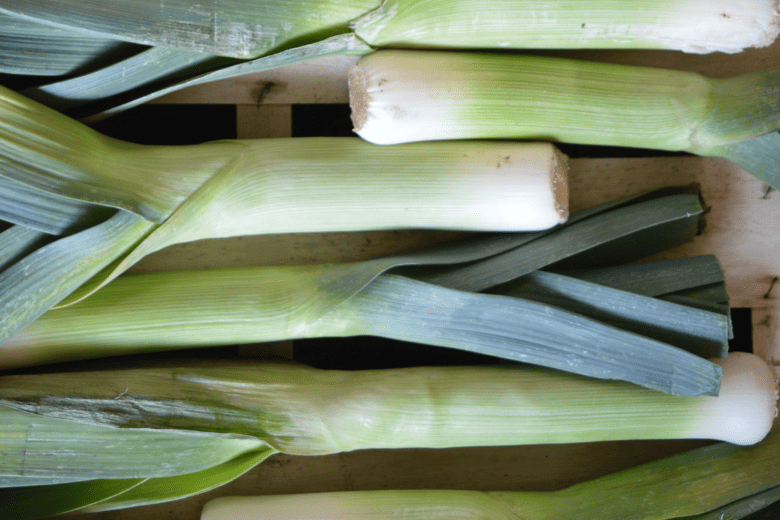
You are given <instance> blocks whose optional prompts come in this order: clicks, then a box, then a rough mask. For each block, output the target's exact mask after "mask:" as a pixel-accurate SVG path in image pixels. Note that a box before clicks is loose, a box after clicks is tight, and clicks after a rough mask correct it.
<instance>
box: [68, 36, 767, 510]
mask: <svg viewBox="0 0 780 520" xmlns="http://www.w3.org/2000/svg"><path fill="white" fill-rule="evenodd" d="M546 54H555V55H560V56H569V57H577V58H582V59H593V60H599V61H608V62H615V63H631V64H639V65H647V66H656V67H665V68H671V69H680V70H691V71H696V72H700V73H703V74H706V75H710V76H715V77H726V76H731V75H734V74H739V73H743V72H749V71H753V70H759V69H765V68H770V67H778V66H780V44H775V45H774V46H772V47H769V48H766V49H756V50H750V51H747V52H744V53H742V54H738V55H722V54H715V55H707V56H696V55H685V54H680V53H675V52H664V51H635V52H616V51H587V52H573V51H572V52H556V53H546ZM355 60H356V58H345V57H338V58H325V59H320V60H315V61H312V62H309V63H304V64H300V65H296V66H291V67H285V68H282V69H278V70H275V71H269V72H265V73H260V74H254V75H249V76H245V77H242V78H236V79H232V80H228V81H222V82H215V83H212V84H208V85H202V86H199V87H195V88H192V89H189V90H185V91H181V92H178V93H174V94H171V95H169V96H166V97H165V98H162V99H160V100H158V101H157V103H184V104H191V103H206V104H230V105H235V107H236V121H237V136H238V137H239V138H268V137H285V136H290V135H292V105H295V104H304V103H346V102H347V101H348V100H347V89H346V71H347V70H348V68H349V67H350V66H351V65H352V64H353V63H354V61H355ZM572 170H573V175H572V178H571V193H572V199H571V205H572V209H575V210H576V209H579V208H583V207H587V206H591V205H594V204H597V203H600V202H604V201H607V200H610V199H614V198H617V197H620V196H622V195H628V194H631V193H634V192H637V191H640V190H645V189H651V188H656V187H661V186H666V185H672V184H685V183H690V182H699V183H701V185H702V187H703V195H704V198H705V200H706V202H707V203H708V204H709V205H711V206H712V211H711V213H710V215H709V216H708V225H707V228H706V229H705V231H704V233H703V234H702V235H701V236H699V237H698V238H697V239H696V240H695V241H694V242H692V243H690V244H687V245H685V246H682V247H679V248H676V249H675V250H672V251H668V252H666V253H664V254H662V255H659V257H663V258H670V257H679V256H690V255H697V254H706V253H713V254H715V255H717V256H718V258H719V259H720V261H721V262H722V264H723V265H724V267H725V270H726V278H727V286H728V290H729V293H730V296H731V303H732V306H733V307H735V308H747V309H750V310H751V316H752V318H751V320H752V327H751V329H752V331H751V332H752V344H753V350H754V352H755V353H756V354H758V355H759V356H761V357H762V358H764V359H765V360H766V361H767V362H769V363H771V364H772V365H773V366H777V365H778V364H779V363H780V350H779V349H778V347H777V344H778V338H779V337H780V314H779V313H778V302H779V301H780V286H778V287H777V288H774V287H773V285H774V280H775V279H776V278H775V277H776V276H778V275H780V237H778V236H777V233H778V232H777V230H776V228H775V227H774V226H775V225H776V223H777V222H780V193H775V192H771V191H768V190H767V186H765V185H764V184H763V183H761V182H760V181H758V180H756V179H755V178H753V177H752V176H750V175H748V174H746V173H745V172H744V171H742V170H740V169H739V168H737V167H735V166H733V165H731V164H730V163H728V162H726V161H724V160H720V159H713V158H699V157H638V158H637V157H633V158H610V157H599V158H593V159H575V160H574V161H573V165H572ZM452 237H453V234H452V233H444V232H424V231H395V232H374V233H350V234H311V235H310V234H306V235H290V236H264V237H242V238H236V239H227V240H210V241H202V242H197V243H192V244H182V245H179V246H174V247H171V248H168V249H166V250H163V251H160V252H158V253H156V254H154V255H151V256H149V257H147V258H146V259H144V260H143V261H142V262H141V263H139V264H138V265H136V266H135V267H134V268H133V269H132V271H133V272H148V271H156V270H167V269H174V268H211V267H230V266H239V265H281V264H301V263H313V262H318V261H350V260H360V259H365V258H370V257H374V256H379V255H384V254H388V253H391V252H395V251H400V250H411V249H417V248H420V247H422V246H425V245H428V244H433V243H437V242H441V241H443V240H447V239H449V238H452ZM365 342H366V347H367V348H370V347H371V340H370V339H366V340H365ZM241 352H242V354H243V355H246V356H254V357H259V356H263V355H274V356H281V357H288V358H289V357H292V354H293V346H292V343H291V342H283V343H274V344H263V345H251V346H247V347H242V350H241ZM701 444H702V442H699V441H663V442H607V443H592V444H574V445H564V446H541V447H539V446H531V447H506V448H490V449H485V448H479V449H457V450H397V451H381V450H377V451H373V450H371V451H362V452H354V453H346V454H339V455H332V456H325V457H292V456H286V455H278V456H274V457H272V458H270V459H269V460H268V461H266V462H265V463H263V464H261V465H260V466H258V467H257V468H255V469H254V470H252V471H250V472H249V473H248V474H246V475H245V476H243V477H241V478H239V479H237V480H236V481H234V482H233V483H230V484H228V485H226V486H223V487H221V488H219V489H217V490H214V491H212V492H209V493H205V494H202V495H199V496H196V497H193V498H191V499H187V500H182V501H178V502H173V503H170V504H162V505H158V506H148V507H143V508H135V509H129V510H124V511H117V512H107V513H99V514H90V515H82V514H76V515H71V516H69V518H74V519H82V518H83V519H84V520H86V519H91V520H120V519H121V520H125V519H126V520H131V519H132V520H141V519H160V520H174V519H176V520H195V519H197V518H199V514H200V509H201V507H202V505H203V503H205V502H206V501H207V500H209V499H211V498H214V497H217V496H224V495H231V494H238V495H254V494H277V493H299V492H316V491H336V490H360V489H391V488H451V489H478V490H525V489H528V490H552V489H560V488H562V487H565V486H568V485H571V484H574V483H577V482H581V481H583V480H586V479H591V478H594V477H596V476H600V475H604V474H607V473H610V472H614V471H616V470H619V469H623V468H627V467H631V466H634V465H636V464H639V463H642V462H645V461H649V460H653V459H657V458H659V457H662V456H666V455H669V454H673V453H677V452H681V451H685V450H687V449H690V448H692V447H694V446H698V445H701Z"/></svg>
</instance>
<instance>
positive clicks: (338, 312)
mask: <svg viewBox="0 0 780 520" xmlns="http://www.w3.org/2000/svg"><path fill="white" fill-rule="evenodd" d="M675 191H676V190H661V191H659V192H655V193H648V194H644V195H641V196H638V197H634V198H627V199H625V200H622V201H614V202H612V203H607V204H604V205H602V206H598V207H596V208H591V209H589V210H584V211H581V212H578V213H577V214H575V215H573V216H572V217H571V218H570V219H569V221H568V222H567V223H566V224H565V225H561V226H558V227H556V228H554V229H552V230H547V231H542V232H538V233H526V234H497V235H493V236H488V237H485V236H477V237H475V238H473V239H470V240H465V241H462V242H459V243H453V244H446V245H444V246H442V247H440V248H436V249H433V250H430V251H420V252H413V253H408V254H402V255H397V256H391V257H386V258H378V259H374V260H368V261H365V262H361V263H355V264H332V265H322V266H308V267H272V268H258V269H255V270H229V271H221V272H211V273H203V272H200V273H185V274H184V275H183V276H182V275H180V274H177V273H169V274H158V275H154V276H152V277H151V278H148V280H149V281H150V282H151V283H152V286H151V287H149V286H148V284H147V283H146V282H144V278H143V277H133V278H128V279H125V280H116V281H115V284H109V285H107V286H105V287H104V288H103V289H102V290H100V291H98V292H97V293H95V294H93V295H92V296H91V297H90V298H87V299H85V300H83V302H81V303H82V304H83V305H82V304H78V305H75V306H73V307H68V306H67V305H65V307H64V308H63V309H62V312H60V311H55V312H53V313H52V314H51V316H50V318H42V320H43V321H41V323H40V324H37V323H32V325H30V327H31V328H30V329H29V330H24V331H22V332H21V333H19V335H17V336H16V337H15V338H12V339H10V342H9V343H7V344H6V345H4V347H3V348H4V359H5V361H4V363H5V366H8V364H12V365H13V364H26V363H40V362H46V361H53V360H57V359H66V358H72V357H76V358H83V357H90V356H95V355H103V354H110V353H116V352H117V351H118V350H117V349H123V348H141V349H148V348H155V347H157V348H159V347H163V348H165V347H166V346H167V347H168V348H171V347H173V346H176V345H182V346H184V345H185V344H186V345H187V346H190V345H192V344H204V343H210V344H225V343H231V342H246V341H258V340H261V341H267V340H273V339H280V338H294V337H302V336H303V337H306V336H307V335H308V336H314V337H316V336H320V335H349V334H363V333H371V334H377V335H380V336H390V337H395V338H404V339H409V340H414V341H421V342H425V343H429V344H434V345H440V346H447V347H454V348H459V349H465V350H473V351H482V352H487V353H491V354H493V355H499V356H503V357H509V358H510V359H520V360H524V361H529V362H534V363H541V364H544V365H548V366H555V367H558V368H562V369H565V370H572V371H576V372H579V373H585V374H590V375H593V376H596V377H606V378H619V379H624V380H628V381H632V382H635V383H637V384H640V385H649V386H651V387H653V388H657V389H659V390H663V391H665V392H672V393H679V394H682V395H697V394H702V393H704V394H715V393H717V386H718V379H719V373H718V371H717V367H715V366H714V365H712V364H711V363H709V362H707V361H705V360H703V359H702V358H699V357H697V356H692V355H690V354H687V353H685V352H683V351H680V350H679V349H677V348H673V347H671V346H670V345H669V344H667V343H664V341H670V337H668V336H664V337H663V338H661V341H659V340H658V339H651V338H653V336H654V333H649V334H646V333H645V332H642V331H640V330H637V332H639V334H641V336H639V335H636V334H634V333H632V330H633V329H634V328H637V327H638V326H637V325H630V326H623V325H621V326H622V327H623V328H622V329H621V328H615V327H612V326H611V325H609V324H607V323H601V322H600V321H598V320H590V319H587V318H584V317H582V316H579V315H577V314H574V313H570V312H568V311H563V310H561V309H556V308H555V307H554V306H545V305H538V304H533V303H532V302H527V301H526V302H524V301H522V300H518V299H513V298H505V297H496V296H485V295H478V294H473V293H470V292H466V291H481V290H484V289H487V288H489V287H492V286H496V285H500V284H503V283H505V282H507V281H511V280H513V279H515V278H517V277H519V276H522V275H524V274H527V273H530V272H532V271H534V270H536V269H539V268H541V267H544V266H546V265H550V264H554V263H556V264H558V265H561V261H569V262H572V261H575V260H577V259H578V257H581V256H582V255H583V254H584V255H585V256H586V258H583V259H582V260H581V261H579V262H578V263H582V262H584V265H588V263H589V262H591V263H592V262H595V263H596V264H597V265H598V264H603V263H604V261H605V260H606V259H608V261H609V262H615V261H618V260H621V259H622V260H623V261H630V260H633V259H635V258H636V257H635V256H633V255H638V256H640V257H641V256H642V255H647V254H651V253H653V252H656V251H658V250H663V249H665V248H668V247H671V246H674V245H678V244H679V243H681V242H684V241H687V240H690V239H692V238H693V237H694V236H695V234H696V232H697V230H698V229H699V218H700V215H701V213H702V212H703V209H702V207H701V204H700V201H699V199H698V196H697V195H696V194H695V193H691V194H688V193H675ZM125 225H127V226H135V225H137V224H134V223H133V222H132V221H130V222H128V223H126V224H125ZM131 229H132V228H131ZM90 236H91V235H90ZM113 236H115V237H119V236H122V234H121V233H113ZM77 237H78V235H74V236H73V237H68V238H67V239H62V240H59V241H56V242H54V243H52V244H50V245H48V246H45V247H44V248H42V249H40V250H38V251H36V252H35V253H34V254H32V255H30V256H29V257H28V258H25V259H23V260H22V261H20V262H18V263H17V264H15V265H14V266H12V267H11V268H9V269H8V270H7V271H6V272H4V273H0V281H2V280H3V279H7V280H9V281H10V282H11V283H14V284H21V285H18V286H17V285H12V286H11V288H12V290H9V291H8V293H7V294H5V295H3V298H0V303H3V302H5V301H7V302H9V303H8V309H9V313H8V314H7V316H6V317H4V318H3V319H4V321H5V323H8V324H9V325H8V326H7V327H6V329H5V333H6V334H7V335H8V337H9V338H10V336H12V335H13V332H18V331H19V330H20V329H22V328H23V327H20V326H19V324H21V323H23V324H24V325H25V326H26V325H29V324H30V323H29V322H30V321H33V320H31V319H30V317H32V316H33V313H32V312H31V311H27V312H26V314H25V313H19V312H18V311H17V309H19V308H23V309H25V307H23V306H22V305H18V304H17V303H16V302H18V301H22V299H23V298H33V301H35V304H36V305H35V306H33V305H28V306H27V309H29V308H30V307H32V308H34V309H36V312H39V313H41V314H42V313H43V311H44V310H46V309H47V308H48V307H46V305H45V304H48V305H49V306H51V305H53V303H51V301H50V300H47V299H46V298H43V297H42V294H43V291H50V293H47V294H59V293H58V291H59V290H60V287H64V289H63V290H65V289H67V290H69V291H72V290H73V289H74V287H75V286H76V285H77V284H81V283H84V281H85V280H87V279H88V276H93V275H94V271H90V272H87V271H86V269H87V268H89V269H93V263H94V257H95V256H97V255H96V254H92V255H86V258H85V260H86V262H84V267H81V264H79V263H77V262H83V260H80V259H81V258H82V255H84V251H83V249H84V247H86V245H87V244H88V243H90V242H87V243H85V244H83V245H82V246H80V247H78V248H74V247H73V246H72V245H65V243H66V242H67V241H68V240H72V239H76V238H77ZM95 237H96V238H95V240H94V244H95V245H94V246H90V247H95V248H97V247H102V248H106V246H105V245H104V243H105V238H103V237H102V236H101V235H95ZM91 240H92V239H90V241H91ZM112 240H114V241H116V240H118V238H114V239H112ZM76 243H78V242H76ZM637 243H640V244H641V246H642V247H641V248H639V249H638V248H637V246H636V244H637ZM109 249H110V247H109ZM49 250H51V251H53V252H50V251H49ZM616 251H619V254H616ZM627 252H628V253H631V254H630V255H629V256H626V253H627ZM63 255H70V256H71V257H73V255H75V258H74V259H72V260H70V259H69V257H67V256H66V257H65V258H66V260H68V261H67V262H66V263H65V265H64V266H62V265H57V264H58V262H55V263H54V264H52V263H50V262H49V261H48V260H49V258H52V256H54V257H57V258H60V257H62V256H63ZM128 258H132V253H131V255H130V256H129V257H128ZM127 265H130V264H128V260H127V259H125V260H124V261H120V262H119V263H118V264H115V265H112V266H111V269H110V270H107V271H106V272H103V273H101V274H100V275H99V276H96V277H95V278H94V280H92V281H89V282H88V283H86V284H85V285H84V286H82V287H80V288H79V289H78V290H77V291H76V292H75V293H74V294H72V295H71V296H70V297H69V298H68V301H67V303H72V302H75V301H78V300H79V299H83V298H84V297H85V296H87V295H89V294H90V293H91V292H92V291H93V290H94V289H95V288H97V287H99V286H100V285H102V284H104V283H105V282H106V281H107V280H108V279H111V278H112V277H113V276H115V275H116V274H117V273H118V272H121V270H122V269H123V268H124V267H125V266H127ZM415 265H419V266H427V267H426V268H424V269H421V270H420V269H417V268H415V267H414V266H415ZM402 266H409V267H407V268H404V273H405V274H406V275H407V276H411V277H412V278H418V279H419V280H420V281H418V282H415V281H413V280H409V279H408V278H406V277H401V276H395V275H394V276H384V275H382V273H383V272H385V271H387V270H388V269H392V268H399V269H400V268H401V267H402ZM77 267H78V269H79V270H80V269H84V270H85V271H84V272H85V275H88V276H82V275H81V273H79V276H76V273H78V270H77V269H76V268H77ZM26 272H30V273H33V274H32V275H27V276H21V275H20V274H19V273H22V274H23V273H26ZM90 273H92V274H90ZM377 277H379V278H377ZM17 279H18V280H19V281H18V282H17ZM431 280H434V282H433V283H434V285H432V284H431V283H421V282H423V281H428V282H430V281H431ZM438 282H441V283H442V284H443V285H444V286H445V287H439V286H437V285H435V284H437V283H438ZM27 286H30V287H31V288H32V289H34V290H35V291H36V292H34V293H29V292H28V291H27V289H26V288H27ZM144 286H145V287H144ZM52 287H54V289H52ZM139 297H140V298H141V299H140V300H139ZM51 298H53V296H52V297H51ZM95 298H97V299H95ZM207 299H208V300H209V301H210V302H211V303H209V304H207V305H203V303H204V302H205V301H206V300H207ZM439 301H441V302H442V304H441V305H437V302H439ZM193 302H199V304H198V305H197V306H196V307H195V308H193V307H192V303H193ZM14 304H15V305H16V306H15V307H14V306H12V305H14ZM95 305H97V307H95ZM642 305H643V307H645V308H647V310H648V311H650V310H651V309H653V308H656V307H657V304H655V303H654V302H652V301H650V302H647V304H645V302H643V304H642ZM673 309H676V310H675V311H674V312H672V313H671V315H669V313H666V316H667V317H666V318H662V319H661V321H662V322H663V321H665V320H668V319H671V322H669V323H673V324H676V325H673V326H669V324H666V325H663V327H662V328H664V329H665V330H668V332H670V333H671V334H672V336H676V337H677V339H676V340H674V341H671V343H672V344H675V345H676V346H681V345H684V344H686V343H688V340H687V338H681V337H680V336H679V334H678V333H675V332H673V329H674V328H675V327H677V330H678V331H680V330H681V331H688V329H690V330H689V331H688V332H687V333H691V332H692V331H694V330H697V329H698V330H701V326H700V325H698V324H697V325H695V326H691V323H689V322H687V321H685V320H682V322H680V318H681V317H683V316H687V315H689V314H690V313H691V312H693V310H684V308H682V307H674V306H673ZM147 311H150V312H147ZM15 312H16V314H14V313H15ZM85 312H86V313H87V315H88V317H89V319H88V320H84V317H85V314H84V313H85ZM172 313H173V317H172ZM694 313H695V312H694ZM584 314H587V313H584ZM649 314H651V313H650V312H648V315H649ZM705 315H706V316H710V317H711V318H712V319H710V318H707V319H704V320H703V321H702V319H701V318H697V319H695V320H694V321H702V323H707V324H708V325H707V327H705V329H707V328H709V329H708V332H705V333H703V334H701V333H699V334H700V335H701V339H704V338H710V340H712V339H713V338H717V337H718V336H719V337H720V338H721V339H720V341H721V342H725V338H726V336H727V334H728V330H729V327H728V319H727V318H726V317H725V316H722V315H712V314H707V313H702V316H705ZM101 316H102V317H101ZM485 316H488V317H489V319H485ZM654 316H656V315H655V314H654ZM37 317H38V316H35V318H37ZM189 318H195V319H194V321H189V322H188V323H187V324H185V321H187V320H188V319H189ZM519 318H522V319H523V320H525V323H526V324H527V326H528V327H529V330H535V331H536V333H534V334H530V335H529V333H528V332H527V331H524V330H523V329H522V327H518V321H517V320H518V319H519ZM25 319H26V320H29V321H28V322H27V323H24V322H23V321H22V320H25ZM183 319H184V320H185V321H182V320H183ZM550 319H555V320H556V322H557V323H559V324H560V325H561V327H560V330H556V329H551V327H550V322H549V320H550ZM60 320H62V321H60ZM640 321H642V322H643V323H645V324H646V323H647V321H648V320H647V319H643V320H640ZM98 322H100V324H99V323H98ZM90 324H93V325H94V326H90ZM574 324H577V325H578V326H581V327H585V328H586V329H587V330H589V331H590V332H589V333H588V334H589V335H588V336H587V338H591V339H587V338H586V337H585V336H584V335H583V333H582V332H581V331H579V330H577V328H576V327H574ZM117 325H118V328H117ZM14 326H16V328H14ZM573 327H574V328H573ZM128 329H133V330H135V334H133V335H128V334H127V333H126V331H127V330H128ZM79 331H80V332H79ZM192 333H194V335H193V334H192ZM551 333H552V334H551ZM687 333H686V332H684V335H685V334H687ZM593 334H599V335H600V336H599V339H597V340H594V339H593V338H592V337H591V335H593ZM527 335H529V337H528V338H526V337H525V336H527ZM645 335H647V337H644V336H645ZM90 337H91V338H92V339H89V338H90ZM490 338H492V339H490ZM4 339H5V338H4ZM607 339H609V341H607ZM74 340H75V342H74ZM499 340H500V341H499ZM710 340H706V341H710ZM715 343H717V340H716V341H715ZM88 345H89V346H88ZM545 345H546V347H545ZM638 345H642V346H641V347H640V348H638V349H636V347H637V346H638ZM540 347H541V348H540ZM550 348H552V350H550ZM624 348H633V349H635V350H638V351H637V352H636V356H638V357H637V358H636V359H640V358H641V359H643V360H644V361H643V362H642V363H637V362H636V359H633V358H631V357H628V356H626V355H625V352H624V351H622V349H624Z"/></svg>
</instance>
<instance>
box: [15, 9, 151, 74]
mask: <svg viewBox="0 0 780 520" xmlns="http://www.w3.org/2000/svg"><path fill="white" fill-rule="evenodd" d="M140 49H141V47H138V46H135V45H132V44H128V43H126V42H121V41H117V40H115V39H113V38H101V37H97V36H95V35H91V34H85V33H83V32H82V31H79V30H78V29H77V28H64V27H58V26H54V25H50V24H45V23H40V22H37V21H33V20H30V19H26V18H23V17H20V16H16V15H13V14H9V13H7V12H0V74H16V75H29V76H45V77H50V76H64V75H67V74H78V73H80V72H82V71H86V70H90V69H92V68H94V67H96V66H97V64H99V63H102V62H104V61H110V60H112V59H114V58H115V57H118V56H124V55H127V54H131V53H132V52H133V51H134V50H135V51H136V52H137V50H140Z"/></svg>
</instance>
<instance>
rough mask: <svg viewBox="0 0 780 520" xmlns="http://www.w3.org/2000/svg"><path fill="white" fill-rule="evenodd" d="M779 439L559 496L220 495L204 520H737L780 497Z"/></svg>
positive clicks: (675, 461)
mask: <svg viewBox="0 0 780 520" xmlns="http://www.w3.org/2000/svg"><path fill="white" fill-rule="evenodd" d="M779 448H780V441H779V440H778V435H771V436H770V437H769V438H768V439H767V440H766V441H764V442H763V443H761V444H759V445H757V446H753V447H750V448H741V449H735V448H734V447H733V446H729V445H726V444H716V445H713V446H707V447H704V448H699V449H695V450H691V451H689V452H686V453H682V454H680V455H674V456H671V457H666V458H664V459H661V460H658V461H654V462H650V463H646V464H643V465H641V466H637V467H635V468H631V469H627V470H624V471H620V472H618V473H614V474H612V475H607V476H605V477H601V478H597V479H594V480H591V481H588V482H584V483H581V484H576V485H574V486H571V487H569V488H566V489H563V490H560V491H551V492H550V491H547V492H539V491H536V492H534V491H522V492H518V491H488V492H484V491H464V490H457V491H456V490H417V489H414V490H412V489H408V490H380V491H342V492H331V493H310V494H301V495H284V496H281V495H279V496H273V495H270V496H254V497H251V496H243V497H220V498H217V499H214V500H211V501H209V502H208V503H206V505H205V506H204V508H203V515H202V516H201V520H250V519H255V518H275V519H277V520H288V519H289V520H292V519H293V518H296V519H297V518H328V519H331V520H368V519H373V518H395V517H396V516H399V515H402V516H403V518H408V519H410V520H427V519H429V518H431V515H432V513H433V512H436V514H437V515H441V516H442V517H447V518H454V517H459V516H463V517H468V518H485V519H493V520H498V519H505V520H520V519H523V520H545V519H550V520H552V519H555V520H557V519H560V518H579V519H582V520H586V519H597V518H598V519H600V520H671V519H679V520H724V519H730V520H738V519H740V518H744V517H745V516H746V515H747V514H749V513H752V512H754V511H756V510H758V509H760V508H761V507H764V506H766V505H768V504H769V503H771V502H772V501H775V500H777V499H778V498H780V495H779V494H778V489H779V488H780V485H779V483H780V473H779V471H780V463H778V457H777V454H778V449H779Z"/></svg>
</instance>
